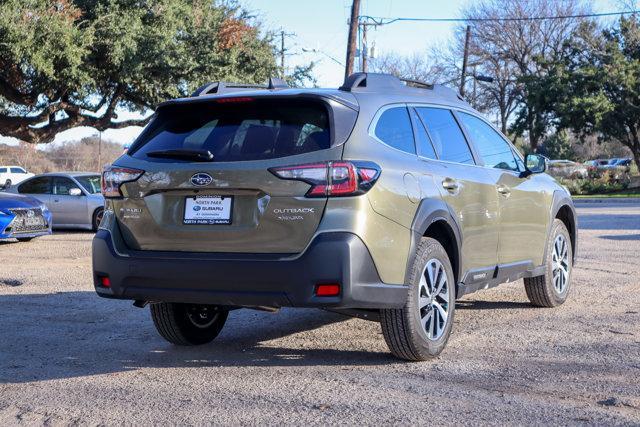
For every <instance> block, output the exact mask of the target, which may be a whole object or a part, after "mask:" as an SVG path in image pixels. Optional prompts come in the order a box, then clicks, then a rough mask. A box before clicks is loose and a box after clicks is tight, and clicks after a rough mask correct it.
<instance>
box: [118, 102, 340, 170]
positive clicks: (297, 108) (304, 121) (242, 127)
mask: <svg viewBox="0 0 640 427" xmlns="http://www.w3.org/2000/svg"><path fill="white" fill-rule="evenodd" d="M224 101H225V100H219V101H218V102H215V101H212V102H210V103H193V104H183V105H167V106H165V107H163V108H161V109H160V110H159V111H158V113H157V116H156V117H155V118H154V119H153V121H152V122H151V123H150V124H149V126H148V127H147V129H145V131H144V132H143V133H142V134H141V135H140V137H138V139H137V140H136V141H135V142H134V144H133V145H132V147H131V149H130V150H129V154H130V155H132V156H133V157H136V158H143V159H145V160H152V161H160V162H162V161H165V162H167V161H168V162H175V161H176V160H175V159H162V158H157V157H156V156H153V157H151V156H147V153H151V152H157V151H165V150H208V151H210V152H211V154H213V161H214V162H229V161H242V160H260V159H272V158H276V157H285V156H292V155H295V154H302V153H309V152H312V151H318V150H323V149H326V148H329V147H330V145H331V136H330V129H329V117H328V113H327V108H326V107H325V105H324V104H323V103H321V102H319V101H313V100H283V99H279V100H264V99H263V100H258V99H246V100H244V101H242V102H228V101H227V102H224Z"/></svg>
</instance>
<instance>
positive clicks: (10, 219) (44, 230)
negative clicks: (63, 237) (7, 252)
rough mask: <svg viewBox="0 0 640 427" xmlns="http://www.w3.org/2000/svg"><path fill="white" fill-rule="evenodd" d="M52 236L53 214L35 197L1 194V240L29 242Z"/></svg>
mask: <svg viewBox="0 0 640 427" xmlns="http://www.w3.org/2000/svg"><path fill="white" fill-rule="evenodd" d="M46 234H51V212H49V209H47V207H46V206H45V205H44V204H43V203H41V202H40V201H38V200H36V199H34V198H33V197H28V196H21V195H19V194H9V193H2V192H0V239H11V238H15V239H18V240H19V241H21V242H22V241H25V242H28V241H29V240H31V239H33V238H34V237H38V236H44V235H46Z"/></svg>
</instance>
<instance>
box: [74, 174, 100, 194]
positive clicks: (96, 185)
mask: <svg viewBox="0 0 640 427" xmlns="http://www.w3.org/2000/svg"><path fill="white" fill-rule="evenodd" d="M75 178H76V181H78V182H79V183H80V185H82V186H83V187H84V189H85V190H86V191H87V193H89V194H98V193H101V192H102V190H101V188H100V175H86V176H76V177H75Z"/></svg>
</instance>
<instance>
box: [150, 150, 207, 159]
mask: <svg viewBox="0 0 640 427" xmlns="http://www.w3.org/2000/svg"><path fill="white" fill-rule="evenodd" d="M147 156H148V157H158V158H161V159H177V160H192V161H195V162H212V161H213V154H211V151H209V150H161V151H150V152H148V153H147Z"/></svg>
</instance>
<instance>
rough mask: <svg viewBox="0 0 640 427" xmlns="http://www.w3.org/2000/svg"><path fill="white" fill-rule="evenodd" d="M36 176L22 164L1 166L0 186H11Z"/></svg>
mask: <svg viewBox="0 0 640 427" xmlns="http://www.w3.org/2000/svg"><path fill="white" fill-rule="evenodd" d="M32 176H34V175H33V174H32V173H29V172H27V171H26V170H24V168H23V167H20V166H0V188H2V187H4V188H9V187H11V186H12V185H15V184H18V183H19V182H22V181H24V180H25V179H27V178H31V177H32Z"/></svg>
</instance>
